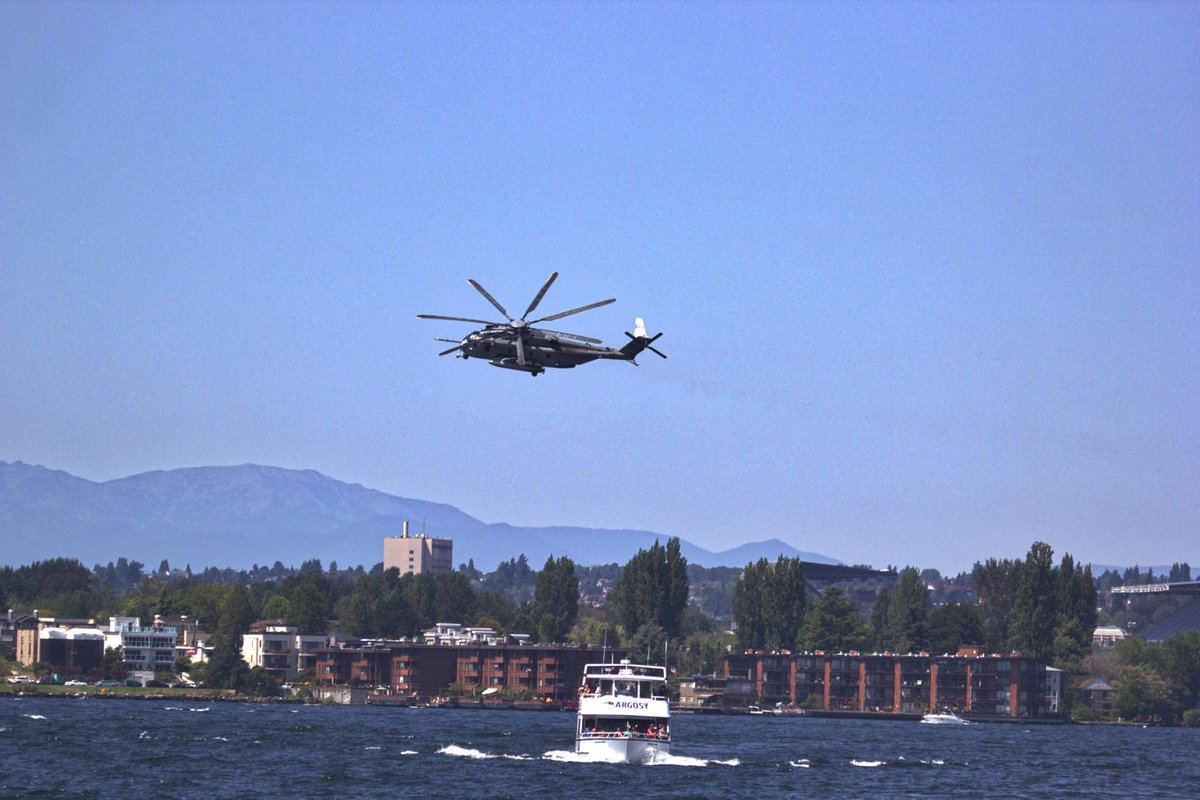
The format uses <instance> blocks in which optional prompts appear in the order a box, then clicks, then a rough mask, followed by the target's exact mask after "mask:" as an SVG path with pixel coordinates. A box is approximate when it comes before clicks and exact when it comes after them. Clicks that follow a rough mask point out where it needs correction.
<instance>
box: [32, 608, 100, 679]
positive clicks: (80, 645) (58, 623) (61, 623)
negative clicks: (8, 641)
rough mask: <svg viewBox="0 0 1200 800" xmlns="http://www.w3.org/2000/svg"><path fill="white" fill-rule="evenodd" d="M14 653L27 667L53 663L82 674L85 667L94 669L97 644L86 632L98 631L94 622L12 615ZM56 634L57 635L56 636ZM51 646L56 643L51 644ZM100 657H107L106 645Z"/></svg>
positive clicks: (96, 661) (35, 615)
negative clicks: (83, 665)
mask: <svg viewBox="0 0 1200 800" xmlns="http://www.w3.org/2000/svg"><path fill="white" fill-rule="evenodd" d="M9 625H10V626H11V629H12V638H13V650H14V655H15V656H16V660H17V663H19V664H25V665H33V664H39V663H42V664H50V665H51V666H55V667H59V668H60V669H62V670H67V671H69V672H75V673H81V672H84V671H86V670H84V669H83V668H82V667H81V665H82V664H88V665H89V666H88V667H87V669H91V666H92V662H93V660H94V661H95V663H97V664H98V663H99V659H93V656H94V651H95V649H96V644H95V643H94V637H91V636H85V635H84V634H85V633H91V634H94V633H96V632H97V629H96V621H95V620H92V619H64V618H56V617H41V616H38V612H37V609H34V610H33V613H32V614H11V612H10V618H9ZM52 632H53V633H52ZM47 643H52V644H49V645H47ZM99 653H100V657H101V658H102V657H103V656H104V645H103V642H101V643H100V645H99Z"/></svg>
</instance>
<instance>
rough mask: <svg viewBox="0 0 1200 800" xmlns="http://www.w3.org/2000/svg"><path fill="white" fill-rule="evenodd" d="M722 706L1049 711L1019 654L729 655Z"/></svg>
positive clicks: (1041, 673) (1042, 676)
mask: <svg viewBox="0 0 1200 800" xmlns="http://www.w3.org/2000/svg"><path fill="white" fill-rule="evenodd" d="M725 675H726V678H727V680H726V685H725V692H724V695H723V696H722V699H721V702H722V705H724V706H725V707H727V708H736V707H743V708H744V707H746V706H749V705H768V704H776V703H779V704H784V705H791V706H800V707H804V708H812V709H820V710H825V711H857V712H862V711H879V712H893V713H909V714H923V713H925V712H928V711H937V710H941V709H947V708H949V709H954V710H957V711H962V712H965V713H971V714H979V715H988V716H1002V717H1037V716H1044V715H1047V714H1050V713H1054V712H1053V711H1052V710H1051V707H1050V705H1049V704H1050V703H1051V701H1052V699H1053V698H1054V697H1057V695H1055V694H1052V693H1051V692H1050V691H1049V689H1048V687H1047V677H1046V665H1045V664H1043V663H1042V662H1039V661H1036V660H1034V659H1031V658H1025V657H1023V656H1021V655H1020V654H1018V653H1012V654H1010V655H1007V656H1001V655H997V654H983V653H981V652H979V651H978V649H977V648H964V649H963V650H961V651H960V652H959V653H958V654H956V655H953V656H950V655H943V656H930V655H929V654H928V653H859V652H849V653H823V652H820V651H818V652H815V653H790V652H787V651H782V652H778V653H763V652H748V653H734V654H730V655H728V656H726V657H725Z"/></svg>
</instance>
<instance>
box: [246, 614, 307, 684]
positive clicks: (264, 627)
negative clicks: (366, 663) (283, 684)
mask: <svg viewBox="0 0 1200 800" xmlns="http://www.w3.org/2000/svg"><path fill="white" fill-rule="evenodd" d="M328 644H329V638H328V637H327V636H326V635H325V634H323V633H314V634H309V633H299V628H297V627H296V626H294V625H287V624H284V623H283V622H267V621H262V622H256V623H254V624H253V625H251V626H250V632H249V633H246V634H243V635H242V658H243V659H244V660H245V662H246V663H247V664H249V665H250V666H251V667H262V668H263V669H265V670H267V672H270V673H271V674H272V675H275V676H276V677H279V678H282V679H283V680H290V679H292V678H294V677H296V674H297V673H299V672H303V671H304V670H306V669H316V667H317V651H318V650H320V649H321V648H322V647H327V646H328Z"/></svg>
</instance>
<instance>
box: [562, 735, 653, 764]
mask: <svg viewBox="0 0 1200 800" xmlns="http://www.w3.org/2000/svg"><path fill="white" fill-rule="evenodd" d="M575 752H577V753H581V754H584V755H589V756H596V757H597V758H601V759H603V760H605V761H614V762H622V761H623V762H625V763H627V764H645V763H646V762H648V761H653V760H654V759H655V757H656V756H659V755H668V754H669V753H670V752H671V743H670V742H669V741H666V740H662V739H631V738H625V737H616V738H610V737H605V738H600V737H584V738H581V739H576V740H575Z"/></svg>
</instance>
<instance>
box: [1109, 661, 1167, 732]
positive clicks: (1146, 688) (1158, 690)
mask: <svg viewBox="0 0 1200 800" xmlns="http://www.w3.org/2000/svg"><path fill="white" fill-rule="evenodd" d="M1114 684H1115V685H1114V686H1113V695H1112V708H1113V713H1114V714H1116V715H1117V716H1118V717H1119V718H1121V719H1125V720H1137V721H1144V722H1158V721H1164V720H1166V721H1172V720H1173V719H1174V716H1175V714H1174V710H1173V709H1172V707H1171V700H1170V696H1169V694H1168V690H1167V685H1166V682H1165V681H1163V679H1162V678H1161V677H1160V676H1159V675H1158V674H1157V673H1156V672H1155V671H1154V670H1152V669H1150V668H1149V667H1144V666H1135V667H1125V668H1124V669H1122V670H1121V671H1120V673H1119V674H1118V676H1117V679H1116V681H1115V682H1114Z"/></svg>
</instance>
